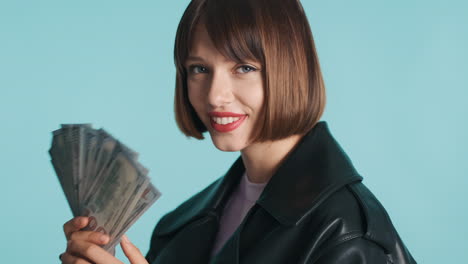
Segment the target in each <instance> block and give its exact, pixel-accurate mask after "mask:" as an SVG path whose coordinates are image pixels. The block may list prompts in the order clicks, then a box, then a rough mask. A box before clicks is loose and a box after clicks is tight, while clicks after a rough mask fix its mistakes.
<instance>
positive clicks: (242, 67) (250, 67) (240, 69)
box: [236, 65, 257, 73]
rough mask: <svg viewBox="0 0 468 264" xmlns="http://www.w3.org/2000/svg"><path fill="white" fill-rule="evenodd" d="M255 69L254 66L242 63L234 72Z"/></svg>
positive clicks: (246, 71) (245, 71)
mask: <svg viewBox="0 0 468 264" xmlns="http://www.w3.org/2000/svg"><path fill="white" fill-rule="evenodd" d="M256 70H257V69H255V68H254V67H252V66H250V65H242V66H240V67H239V68H237V69H236V72H238V73H248V72H252V71H256Z"/></svg>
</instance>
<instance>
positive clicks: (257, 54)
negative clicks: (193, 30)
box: [198, 0, 265, 65]
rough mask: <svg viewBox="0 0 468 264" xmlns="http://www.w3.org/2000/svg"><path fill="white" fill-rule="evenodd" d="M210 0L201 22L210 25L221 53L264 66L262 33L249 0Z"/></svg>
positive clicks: (231, 57)
mask: <svg viewBox="0 0 468 264" xmlns="http://www.w3.org/2000/svg"><path fill="white" fill-rule="evenodd" d="M206 2H207V3H206V9H205V10H204V13H203V15H202V17H201V18H200V21H199V22H198V24H199V25H200V26H204V27H205V28H206V31H207V32H208V35H209V36H210V39H211V41H212V42H213V44H214V46H215V47H216V49H217V50H218V51H219V53H221V54H222V55H223V56H224V57H226V58H228V59H230V60H232V61H235V62H237V63H241V62H245V61H248V60H250V61H256V62H259V63H260V64H262V65H264V62H265V59H264V55H263V48H262V41H261V39H260V37H259V36H260V35H261V34H260V32H259V28H258V27H257V23H256V18H255V12H254V10H253V8H252V6H251V5H250V3H249V1H245V0H239V1H219V0H208V1H206Z"/></svg>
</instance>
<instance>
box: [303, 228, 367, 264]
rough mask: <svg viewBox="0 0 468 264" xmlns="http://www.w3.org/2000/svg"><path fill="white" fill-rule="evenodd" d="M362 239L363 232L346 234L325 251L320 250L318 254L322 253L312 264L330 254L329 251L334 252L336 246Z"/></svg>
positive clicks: (331, 243)
mask: <svg viewBox="0 0 468 264" xmlns="http://www.w3.org/2000/svg"><path fill="white" fill-rule="evenodd" d="M362 237H363V233H362V232H361V231H352V232H349V233H346V234H344V235H342V236H340V237H338V238H336V239H335V240H334V241H332V242H330V244H329V245H328V246H326V247H325V248H324V249H323V250H319V251H318V252H321V253H320V254H318V255H317V256H316V257H315V258H313V259H312V260H313V261H312V262H310V263H315V262H316V261H317V260H318V259H320V258H321V257H322V256H323V255H325V254H326V253H328V251H330V250H332V249H333V248H335V247H336V246H338V245H340V244H343V243H345V242H348V241H351V240H353V239H356V238H362Z"/></svg>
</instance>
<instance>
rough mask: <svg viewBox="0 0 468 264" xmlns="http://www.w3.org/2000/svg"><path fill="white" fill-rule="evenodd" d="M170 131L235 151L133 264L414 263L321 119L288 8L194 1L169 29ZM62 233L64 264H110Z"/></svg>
mask: <svg viewBox="0 0 468 264" xmlns="http://www.w3.org/2000/svg"><path fill="white" fill-rule="evenodd" d="M175 63H176V67H177V80H176V94H175V111H176V119H177V123H178V125H179V127H180V129H181V130H182V131H183V132H184V133H185V134H186V135H187V136H191V137H195V138H198V139H203V138H204V137H203V134H202V133H204V132H206V131H207V132H208V133H209V134H210V136H211V139H212V141H213V143H214V145H215V146H216V147H217V148H218V149H220V150H222V151H240V152H241V156H240V158H239V159H238V160H237V161H236V162H235V163H234V164H233V165H232V167H231V168H230V169H229V170H228V172H227V173H226V175H224V176H223V177H221V178H219V179H218V180H217V181H215V182H214V183H212V184H211V185H209V186H208V187H206V188H205V189H204V190H202V191H201V192H199V193H198V194H196V195H194V196H193V197H192V198H190V199H189V200H187V201H185V202H184V203H182V204H181V205H180V206H179V207H178V208H176V209H175V210H174V211H172V212H170V213H168V214H167V215H165V216H164V217H163V218H162V219H161V220H160V221H159V223H158V224H157V226H156V228H155V230H154V232H153V236H152V239H151V247H150V250H149V252H148V254H147V255H146V258H145V257H143V256H142V254H141V253H140V252H139V250H138V249H137V248H136V247H135V246H134V245H133V244H131V243H130V242H129V241H128V239H127V238H126V237H124V238H123V239H122V243H121V246H122V249H123V251H124V253H125V255H126V256H127V257H128V258H129V260H130V262H131V263H210V262H211V263H317V264H323V263H415V261H414V259H413V258H412V256H411V255H410V253H409V252H408V250H407V249H406V247H405V246H404V244H403V242H402V241H401V240H400V237H399V236H398V234H397V232H396V231H395V229H394V227H393V225H392V223H391V220H390V218H389V217H388V215H387V213H386V211H385V209H384V208H383V207H382V205H381V204H380V203H379V202H378V200H377V199H376V198H375V197H374V196H373V195H372V193H371V192H370V191H369V190H368V189H367V188H366V187H365V186H364V185H363V184H362V182H361V180H362V177H361V176H360V175H359V174H358V173H357V171H356V170H355V169H354V167H353V165H352V163H351V161H350V160H349V158H348V157H347V155H346V154H345V153H344V152H343V150H342V149H341V147H340V146H339V144H338V143H337V142H336V141H335V140H334V138H333V136H332V135H331V134H330V131H329V130H328V127H327V124H326V123H325V122H324V121H320V122H319V119H320V117H321V115H322V113H323V110H324V106H325V90H324V85H323V79H322V75H321V72H320V67H319V63H318V58H317V54H316V51H315V46H314V42H313V39H312V33H311V31H310V28H309V24H308V21H307V18H306V16H305V14H304V11H303V9H302V6H301V4H300V3H299V1H295V0H223V1H220V0H193V1H192V2H191V3H190V5H189V6H188V8H187V10H186V11H185V13H184V15H183V17H182V20H181V22H180V24H179V28H178V31H177V37H176V43H175ZM86 225H87V218H85V217H77V218H75V219H72V220H70V221H69V222H67V223H66V224H65V225H64V230H65V234H66V236H67V239H68V240H69V243H68V247H67V251H66V252H65V253H64V254H63V255H62V257H61V259H62V261H63V263H120V261H119V260H117V259H116V258H115V257H114V256H112V255H110V254H109V253H107V252H105V251H104V250H102V249H101V248H100V247H99V246H98V245H102V244H105V243H106V242H108V240H109V238H108V237H106V236H105V235H102V234H99V233H96V232H86V231H79V230H80V229H81V228H83V227H84V226H86Z"/></svg>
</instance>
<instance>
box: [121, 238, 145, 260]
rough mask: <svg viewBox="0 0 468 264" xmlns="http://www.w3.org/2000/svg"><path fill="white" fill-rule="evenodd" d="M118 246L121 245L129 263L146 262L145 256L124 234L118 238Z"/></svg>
mask: <svg viewBox="0 0 468 264" xmlns="http://www.w3.org/2000/svg"><path fill="white" fill-rule="evenodd" d="M120 246H121V247H122V250H123V252H124V254H125V256H127V258H128V260H130V263H131V264H144V263H148V261H146V259H145V257H143V255H142V254H141V252H140V250H139V249H138V248H137V247H136V246H135V245H133V244H132V242H130V240H129V239H128V237H127V236H126V235H123V236H122V239H121V240H120Z"/></svg>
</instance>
